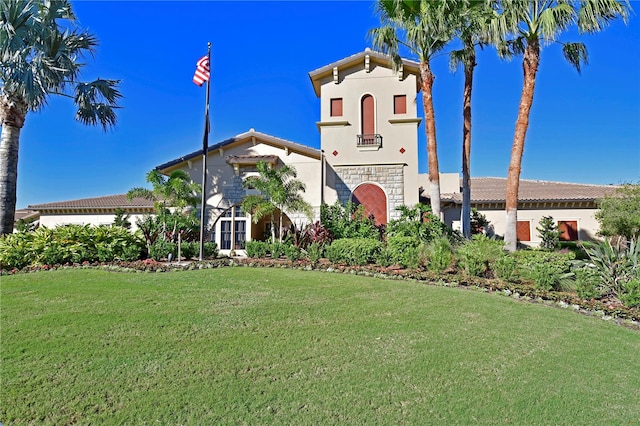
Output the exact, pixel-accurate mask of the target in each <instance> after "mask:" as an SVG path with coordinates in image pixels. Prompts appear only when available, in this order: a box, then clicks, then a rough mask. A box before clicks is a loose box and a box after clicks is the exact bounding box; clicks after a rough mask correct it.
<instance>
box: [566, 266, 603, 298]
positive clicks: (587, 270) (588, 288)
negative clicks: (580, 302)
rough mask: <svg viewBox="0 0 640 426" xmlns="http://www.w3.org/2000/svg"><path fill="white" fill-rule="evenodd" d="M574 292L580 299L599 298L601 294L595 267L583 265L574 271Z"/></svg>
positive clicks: (598, 275) (598, 276)
mask: <svg viewBox="0 0 640 426" xmlns="http://www.w3.org/2000/svg"><path fill="white" fill-rule="evenodd" d="M573 272H574V274H575V277H576V278H575V279H576V293H577V294H578V297H580V298H581V299H586V300H589V299H599V298H600V297H601V296H602V286H601V281H600V274H599V273H598V271H597V270H596V269H595V268H592V267H589V266H583V267H581V268H577V269H575V270H574V271H573Z"/></svg>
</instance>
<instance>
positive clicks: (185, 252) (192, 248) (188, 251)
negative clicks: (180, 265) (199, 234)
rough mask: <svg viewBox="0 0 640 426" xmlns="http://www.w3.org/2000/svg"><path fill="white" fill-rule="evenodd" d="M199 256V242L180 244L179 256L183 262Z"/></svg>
mask: <svg viewBox="0 0 640 426" xmlns="http://www.w3.org/2000/svg"><path fill="white" fill-rule="evenodd" d="M199 254H200V243H199V242H186V243H182V244H180V256H181V257H182V258H183V259H184V260H188V259H193V258H195V257H197V256H198V255H199Z"/></svg>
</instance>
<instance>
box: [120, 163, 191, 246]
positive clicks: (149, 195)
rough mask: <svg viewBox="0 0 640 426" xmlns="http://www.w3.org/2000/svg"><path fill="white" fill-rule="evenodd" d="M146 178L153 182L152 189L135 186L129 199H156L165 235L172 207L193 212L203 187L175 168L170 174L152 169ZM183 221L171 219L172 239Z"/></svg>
mask: <svg viewBox="0 0 640 426" xmlns="http://www.w3.org/2000/svg"><path fill="white" fill-rule="evenodd" d="M146 179H147V182H149V183H150V184H151V186H152V189H148V188H142V187H136V188H133V189H131V190H129V192H127V199H129V201H131V200H132V199H133V198H135V197H141V198H144V199H147V200H152V201H154V209H155V211H156V215H157V216H158V217H159V218H160V220H161V222H162V231H163V235H164V234H166V231H167V221H168V220H169V216H170V215H171V213H172V212H171V209H172V208H173V209H174V210H175V211H177V213H178V214H182V213H185V212H187V211H188V210H190V211H191V213H193V210H194V209H195V207H196V206H197V204H198V202H199V201H200V198H199V196H198V194H199V193H200V192H201V191H202V188H201V186H200V185H199V184H197V183H195V182H192V181H191V177H190V176H189V174H188V173H187V172H185V171H184V170H174V171H173V172H171V173H170V174H169V176H165V175H163V174H162V173H160V172H159V171H158V170H151V171H150V172H149V173H147V177H146ZM182 222H183V221H180V220H179V218H173V219H172V220H171V223H172V224H173V230H172V232H171V235H172V236H171V239H173V236H174V235H175V233H176V230H178V228H179V224H180V223H182Z"/></svg>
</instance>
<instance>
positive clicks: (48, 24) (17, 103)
mask: <svg viewBox="0 0 640 426" xmlns="http://www.w3.org/2000/svg"><path fill="white" fill-rule="evenodd" d="M0 11H1V12H0V57H1V58H2V60H1V61H0V81H1V85H2V87H0V125H1V126H2V136H1V138H0V139H1V142H0V199H1V200H2V203H0V235H3V234H7V233H11V232H12V231H13V221H14V217H15V207H16V187H17V186H16V184H17V180H18V151H19V146H20V132H21V129H22V127H23V126H24V123H25V119H26V116H27V113H28V112H36V111H40V110H42V109H43V108H44V107H45V106H46V105H47V102H48V99H49V97H50V96H51V95H60V96H63V97H68V98H71V99H73V102H74V103H75V105H76V106H77V111H76V117H75V118H76V120H78V121H80V122H81V123H83V124H88V125H100V126H102V128H103V129H104V130H105V131H106V130H107V129H109V128H110V127H112V126H114V125H115V124H116V113H115V110H116V108H118V106H117V101H118V99H120V98H121V94H120V92H119V91H118V90H117V84H118V83H119V82H118V81H116V80H105V79H97V80H95V81H93V82H90V83H85V82H81V81H80V71H81V70H82V68H83V67H84V66H85V65H86V64H85V63H84V61H82V58H84V57H88V56H93V53H94V50H95V47H96V46H97V44H98V41H97V39H96V37H95V36H94V35H93V34H91V33H90V32H88V31H86V30H83V29H81V28H79V27H78V26H77V22H76V16H75V15H74V13H73V11H72V9H71V3H70V2H69V1H67V0H59V1H48V0H0Z"/></svg>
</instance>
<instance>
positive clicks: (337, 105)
mask: <svg viewBox="0 0 640 426" xmlns="http://www.w3.org/2000/svg"><path fill="white" fill-rule="evenodd" d="M330 114H331V117H342V98H333V99H331V111H330Z"/></svg>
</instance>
